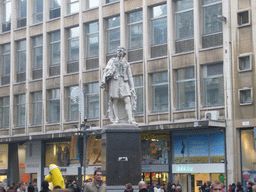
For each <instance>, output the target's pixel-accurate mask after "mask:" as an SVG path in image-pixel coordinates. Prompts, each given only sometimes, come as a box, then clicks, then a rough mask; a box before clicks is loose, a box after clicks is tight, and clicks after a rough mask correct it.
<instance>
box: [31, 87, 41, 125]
mask: <svg viewBox="0 0 256 192" xmlns="http://www.w3.org/2000/svg"><path fill="white" fill-rule="evenodd" d="M39 93H41V100H35V99H36V98H38V97H36V96H35V94H39ZM31 101H32V125H41V124H42V123H43V120H42V119H43V113H42V110H43V95H42V91H36V92H33V93H31ZM40 104H41V110H40ZM38 109H39V111H41V117H38V115H37V110H38ZM38 118H39V119H40V120H41V122H37V119H38Z"/></svg>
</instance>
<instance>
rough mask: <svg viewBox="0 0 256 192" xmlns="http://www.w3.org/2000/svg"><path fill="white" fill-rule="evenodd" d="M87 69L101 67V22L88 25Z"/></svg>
mask: <svg viewBox="0 0 256 192" xmlns="http://www.w3.org/2000/svg"><path fill="white" fill-rule="evenodd" d="M86 42H87V43H86V44H87V46H86V48H87V50H86V51H87V52H86V55H87V56H86V58H87V59H86V69H87V70H89V69H95V68H98V67H99V59H98V57H99V22H98V21H97V22H93V23H88V24H87V25H86Z"/></svg>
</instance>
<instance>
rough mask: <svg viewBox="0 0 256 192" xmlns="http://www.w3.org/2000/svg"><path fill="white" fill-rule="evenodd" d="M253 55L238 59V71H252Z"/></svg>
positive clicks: (241, 56) (242, 56)
mask: <svg viewBox="0 0 256 192" xmlns="http://www.w3.org/2000/svg"><path fill="white" fill-rule="evenodd" d="M251 61H252V54H244V55H240V56H239V57H238V65H239V66H238V70H239V71H240V72H241V71H249V70H252V64H251Z"/></svg>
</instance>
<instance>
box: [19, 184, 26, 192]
mask: <svg viewBox="0 0 256 192" xmlns="http://www.w3.org/2000/svg"><path fill="white" fill-rule="evenodd" d="M26 189H27V185H26V183H25V182H24V181H20V182H19V184H18V189H17V192H25V191H26Z"/></svg>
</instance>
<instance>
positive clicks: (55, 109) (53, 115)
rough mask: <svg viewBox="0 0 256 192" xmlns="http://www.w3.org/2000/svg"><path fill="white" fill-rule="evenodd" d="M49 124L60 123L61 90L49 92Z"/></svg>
mask: <svg viewBox="0 0 256 192" xmlns="http://www.w3.org/2000/svg"><path fill="white" fill-rule="evenodd" d="M48 107H49V108H48V110H49V113H48V115H49V116H48V119H49V123H57V122H60V89H53V90H50V91H48Z"/></svg>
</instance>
